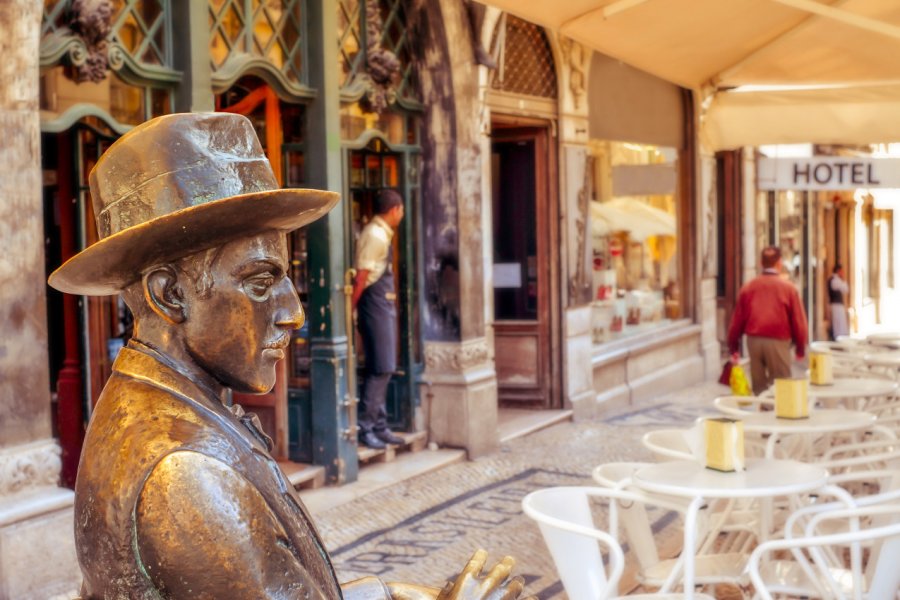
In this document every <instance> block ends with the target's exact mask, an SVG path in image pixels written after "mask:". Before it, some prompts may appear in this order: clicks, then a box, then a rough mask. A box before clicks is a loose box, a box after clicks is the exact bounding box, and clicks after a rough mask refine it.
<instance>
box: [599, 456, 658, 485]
mask: <svg viewBox="0 0 900 600" xmlns="http://www.w3.org/2000/svg"><path fill="white" fill-rule="evenodd" d="M648 464H650V463H645V462H611V463H603V464H602V465H598V466H597V467H596V468H594V471H593V477H594V481H596V482H597V483H598V484H599V485H601V486H603V487H606V488H622V487H624V486H626V485H628V484H630V483H631V476H632V475H634V472H635V471H637V470H638V469H640V468H641V467H646V466H647V465H648Z"/></svg>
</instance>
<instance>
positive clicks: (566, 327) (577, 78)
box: [555, 36, 597, 418]
mask: <svg viewBox="0 0 900 600" xmlns="http://www.w3.org/2000/svg"><path fill="white" fill-rule="evenodd" d="M555 42H556V44H555V46H556V51H557V74H558V75H559V78H560V86H559V113H560V116H559V143H560V151H559V157H560V164H559V173H560V178H559V179H560V181H559V187H560V189H559V198H560V222H561V223H563V224H564V225H563V227H562V245H563V251H562V252H561V253H560V255H561V256H562V257H565V258H564V260H563V265H562V268H563V273H562V280H563V282H564V285H563V288H564V289H563V290H562V296H563V298H562V302H563V306H564V307H565V308H564V309H563V318H564V320H563V336H564V341H563V343H564V346H563V398H564V400H563V401H564V403H565V406H566V407H567V408H571V409H572V411H573V413H574V416H575V418H582V417H590V416H593V415H594V412H595V404H596V402H595V399H596V395H597V394H596V392H595V391H594V381H593V368H592V364H591V355H592V350H593V340H592V337H591V306H590V301H591V291H592V282H593V279H592V278H593V271H592V264H593V261H592V260H591V259H592V250H591V228H590V227H591V222H590V205H589V204H588V203H589V202H590V200H591V187H592V181H593V177H592V173H591V164H592V162H591V160H590V156H589V153H588V147H587V143H588V111H589V106H588V100H587V89H588V88H587V84H588V81H587V78H588V74H589V72H590V69H589V65H590V61H591V54H592V53H591V50H590V49H588V48H586V47H585V46H582V45H581V44H579V43H578V42H575V41H573V40H570V39H568V38H566V37H563V36H557V38H556V39H555Z"/></svg>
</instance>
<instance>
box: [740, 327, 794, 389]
mask: <svg viewBox="0 0 900 600" xmlns="http://www.w3.org/2000/svg"><path fill="white" fill-rule="evenodd" d="M747 351H748V352H749V353H750V379H751V381H752V383H753V393H754V395H756V396H759V394H760V393H761V392H764V391H765V390H767V389H768V388H769V387H771V385H772V383H774V381H775V378H776V377H790V376H791V342H790V340H776V339H773V338H767V337H756V336H752V335H748V336H747Z"/></svg>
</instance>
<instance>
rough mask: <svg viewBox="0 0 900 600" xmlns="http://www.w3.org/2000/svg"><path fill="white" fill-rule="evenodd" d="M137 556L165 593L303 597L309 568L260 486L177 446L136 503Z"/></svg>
mask: <svg viewBox="0 0 900 600" xmlns="http://www.w3.org/2000/svg"><path fill="white" fill-rule="evenodd" d="M135 546H136V550H137V552H138V554H139V556H138V559H139V561H140V563H141V564H142V565H143V568H144V570H145V572H146V574H147V576H148V577H149V578H150V580H151V581H152V582H153V583H154V585H155V586H156V588H157V589H159V590H165V596H166V597H167V598H197V599H200V598H212V599H216V598H232V599H236V600H237V599H244V598H246V599H251V598H252V599H254V600H258V599H264V598H295V597H296V598H302V597H304V593H305V592H307V591H308V590H306V589H305V585H304V584H308V583H309V575H308V574H307V572H306V570H305V568H304V567H303V565H302V564H300V562H299V560H298V559H297V557H296V556H295V555H294V554H293V553H292V551H291V549H290V541H289V539H288V537H287V535H286V534H285V531H284V529H283V527H282V526H281V524H280V523H279V522H278V519H277V518H276V517H275V515H274V514H273V513H272V511H271V509H270V508H269V506H268V504H267V503H266V501H265V499H264V498H263V496H262V494H260V493H259V491H258V490H257V489H256V488H255V487H254V486H253V485H252V484H251V483H250V482H249V481H247V480H246V479H245V478H244V477H243V476H242V475H240V474H239V473H237V472H236V471H235V470H234V469H232V468H231V467H229V466H228V465H226V464H225V463H223V462H221V461H219V460H216V459H215V458H211V457H209V456H206V455H204V454H199V453H197V452H192V451H178V452H174V453H172V454H170V455H168V456H166V457H164V458H163V459H162V460H161V461H160V462H159V463H158V464H157V465H156V467H155V468H154V469H153V471H152V472H151V473H150V475H149V477H148V478H147V480H146V481H145V483H144V486H143V489H142V490H141V493H140V495H139V497H138V501H137V506H136V507H135Z"/></svg>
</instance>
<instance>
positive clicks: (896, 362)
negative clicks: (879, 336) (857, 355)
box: [862, 352, 900, 367]
mask: <svg viewBox="0 0 900 600" xmlns="http://www.w3.org/2000/svg"><path fill="white" fill-rule="evenodd" d="M862 359H863V361H865V363H866V364H869V365H875V366H878V367H900V352H872V353H871V354H863V357H862Z"/></svg>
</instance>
